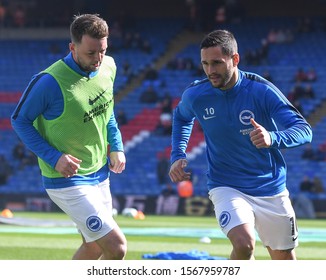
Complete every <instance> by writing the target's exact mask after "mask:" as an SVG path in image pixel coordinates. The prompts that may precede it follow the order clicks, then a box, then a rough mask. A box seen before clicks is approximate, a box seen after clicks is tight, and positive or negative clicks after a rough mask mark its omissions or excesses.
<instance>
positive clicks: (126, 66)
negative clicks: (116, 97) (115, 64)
mask: <svg viewBox="0 0 326 280" xmlns="http://www.w3.org/2000/svg"><path fill="white" fill-rule="evenodd" d="M122 76H123V77H124V79H125V82H126V83H127V82H129V81H130V80H131V79H132V78H133V77H134V73H133V70H132V66H131V64H130V63H129V62H128V61H125V62H124V63H123V64H122Z"/></svg>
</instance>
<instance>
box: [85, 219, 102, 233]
mask: <svg viewBox="0 0 326 280" xmlns="http://www.w3.org/2000/svg"><path fill="white" fill-rule="evenodd" d="M86 226H87V228H88V229H89V230H90V231H93V232H96V231H99V230H100V229H101V228H102V220H101V219H100V218H99V217H97V216H90V217H89V218H88V219H87V221H86Z"/></svg>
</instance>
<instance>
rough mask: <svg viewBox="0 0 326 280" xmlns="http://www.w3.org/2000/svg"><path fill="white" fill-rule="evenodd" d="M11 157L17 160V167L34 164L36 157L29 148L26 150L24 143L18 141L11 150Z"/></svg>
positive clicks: (21, 167)
mask: <svg viewBox="0 0 326 280" xmlns="http://www.w3.org/2000/svg"><path fill="white" fill-rule="evenodd" d="M12 155H13V157H14V158H15V159H16V160H18V162H19V165H18V169H24V168H25V166H27V165H36V164H37V157H36V156H35V154H34V153H32V152H31V151H30V150H27V149H26V147H25V145H24V143H23V142H21V141H19V142H18V143H17V144H16V145H15V146H14V149H13V151H12Z"/></svg>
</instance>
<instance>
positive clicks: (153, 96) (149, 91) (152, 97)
mask: <svg viewBox="0 0 326 280" xmlns="http://www.w3.org/2000/svg"><path fill="white" fill-rule="evenodd" d="M139 101H140V102H141V103H148V104H153V103H157V102H158V101H159V95H158V93H157V91H156V90H155V88H154V87H153V86H152V85H151V84H149V85H148V86H147V87H146V88H145V89H144V91H143V92H142V93H141V95H140V99H139Z"/></svg>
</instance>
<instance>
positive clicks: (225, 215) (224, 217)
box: [218, 211, 231, 228]
mask: <svg viewBox="0 0 326 280" xmlns="http://www.w3.org/2000/svg"><path fill="white" fill-rule="evenodd" d="M230 220H231V215H230V213H229V212H227V211H223V212H222V213H221V214H220V217H219V218H218V222H219V224H220V227H221V228H224V227H226V226H227V225H228V223H229V222H230Z"/></svg>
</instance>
